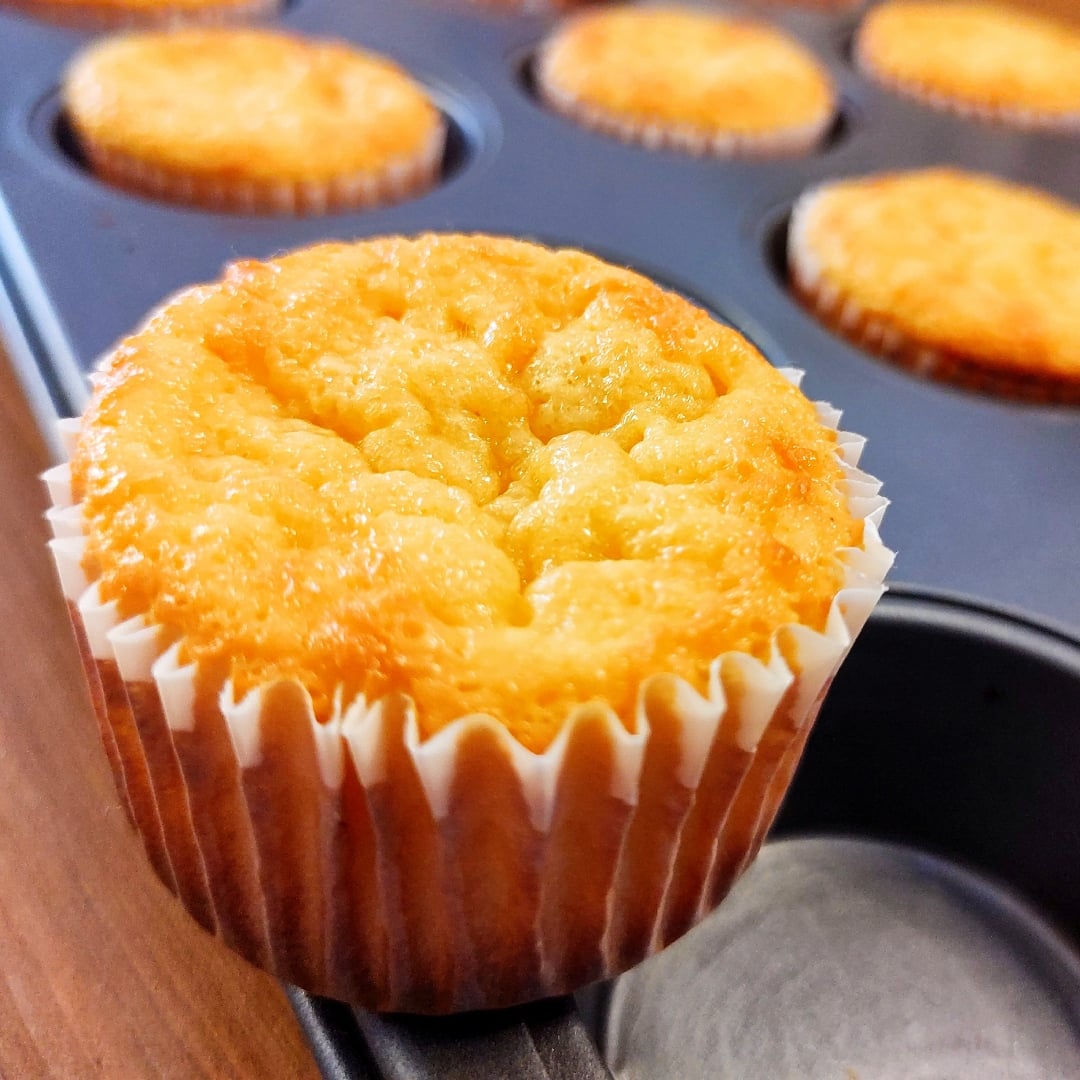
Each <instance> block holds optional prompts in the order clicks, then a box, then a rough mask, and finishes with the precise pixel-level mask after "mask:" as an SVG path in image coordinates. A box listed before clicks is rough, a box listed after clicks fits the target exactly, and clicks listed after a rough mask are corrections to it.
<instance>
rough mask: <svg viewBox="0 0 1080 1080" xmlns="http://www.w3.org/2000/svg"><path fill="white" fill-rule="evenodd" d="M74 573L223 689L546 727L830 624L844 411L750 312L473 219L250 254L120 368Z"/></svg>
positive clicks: (108, 399) (629, 716)
mask: <svg viewBox="0 0 1080 1080" xmlns="http://www.w3.org/2000/svg"><path fill="white" fill-rule="evenodd" d="M72 475H73V490H74V492H75V496H76V498H79V499H82V500H83V514H84V521H85V529H86V532H87V535H88V547H87V556H86V563H85V565H86V568H87V573H88V574H90V576H91V577H92V578H93V579H95V580H98V581H99V587H100V590H101V593H102V595H103V597H104V598H105V599H106V600H109V599H115V600H117V601H118V602H119V605H120V613H121V614H122V615H124V616H131V615H133V614H143V613H145V614H147V615H148V617H149V618H150V619H151V620H152V621H155V622H157V623H159V624H161V625H163V626H164V627H166V628H167V630H168V632H169V634H170V635H172V636H175V637H178V638H182V639H183V648H182V653H183V659H184V660H193V661H198V662H199V664H200V665H201V670H202V671H203V672H204V673H205V675H204V677H207V678H212V679H214V680H216V683H223V682H224V679H225V678H226V677H228V676H231V678H232V679H233V683H234V687H235V691H236V693H237V696H238V697H239V695H241V694H243V693H244V692H246V691H247V690H249V689H251V688H252V687H254V686H257V685H259V684H265V683H267V682H270V681H273V680H276V679H279V678H296V679H298V680H300V681H301V682H302V683H303V684H304V685H306V686H307V687H308V688H309V690H310V691H311V694H312V698H313V701H314V705H315V710H316V714H317V715H318V716H320V717H322V718H326V717H327V716H329V715H330V714H331V711H332V708H333V696H334V693H335V691H337V690H340V691H341V693H342V695H343V700H344V702H345V703H346V704H347V703H348V702H349V701H350V700H352V698H353V697H354V696H355V695H356V694H359V693H363V694H364V695H365V696H366V698H367V700H368V701H372V700H375V699H377V698H378V697H380V696H381V695H383V694H385V693H388V692H392V691H402V692H405V693H408V694H409V695H411V696H412V698H413V699H414V700H415V702H416V705H417V711H418V719H419V725H420V729H421V733H422V734H423V735H424V736H427V735H430V734H431V733H433V732H434V731H436V730H438V729H439V728H441V727H443V726H445V725H446V724H448V723H450V722H452V721H453V720H455V719H456V718H458V717H461V716H465V715H469V714H473V713H485V714H489V715H491V716H493V717H495V718H496V719H497V720H499V721H501V722H502V723H504V724H505V725H506V726H507V727H508V728H509V730H510V731H511V732H512V734H513V735H514V736H516V737H517V739H518V740H519V741H520V742H521V743H522V744H524V745H525V746H527V747H529V748H530V749H533V750H542V749H543V748H544V747H546V746H547V745H548V744H549V743H550V742H551V740H552V739H553V738H554V736H555V735H556V734H557V732H558V730H559V728H560V726H561V725H562V723H563V721H564V720H565V719H566V717H567V716H568V714H569V713H570V711H571V710H572V709H573V708H574V706H576V705H578V704H582V703H588V702H591V701H597V700H598V701H604V702H607V703H609V704H610V705H611V707H612V708H613V709H614V710H615V712H616V714H617V715H618V716H619V717H620V718H621V719H622V720H623V722H624V723H625V724H626V725H627V726H628V728H633V725H634V713H635V703H636V698H637V693H638V689H639V687H640V685H641V683H642V682H643V680H645V679H646V678H647V677H648V676H650V675H651V674H654V673H663V672H670V673H674V674H676V675H680V676H682V677H684V678H685V679H687V680H688V681H689V682H690V683H691V684H692V685H693V686H695V687H696V688H698V689H699V690H701V691H702V692H704V691H705V690H706V688H707V685H708V671H709V665H710V662H711V661H712V660H713V659H714V658H715V657H717V656H718V655H720V654H721V653H723V652H725V651H727V650H741V651H743V652H747V653H750V654H753V655H754V656H757V657H759V658H762V659H764V658H767V657H768V656H769V654H770V650H771V642H772V638H773V635H774V633H775V632H776V631H777V630H778V629H779V628H780V627H781V626H783V625H786V624H790V623H801V624H803V625H806V626H809V627H811V628H814V629H817V630H821V629H823V627H824V623H825V620H826V617H827V614H828V611H829V607H830V604H831V602H832V600H833V598H834V596H835V594H836V592H837V590H838V589H839V588H841V587H842V584H843V580H844V576H843V571H842V567H841V565H840V563H839V561H838V557H837V555H838V551H839V550H840V549H842V548H844V547H846V546H858V545H859V544H860V543H861V541H862V535H863V532H862V530H863V526H862V522H861V520H859V519H858V518H857V517H855V516H853V514H852V512H851V510H850V509H849V507H848V504H847V501H846V496H845V494H844V490H843V488H842V471H841V468H840V465H839V462H838V458H837V453H836V441H835V433H834V432H833V431H832V430H831V429H829V428H828V427H826V426H824V425H823V424H822V423H821V422H820V421H819V420H818V418H817V414H816V412H815V410H814V408H813V406H812V405H811V403H810V402H808V401H807V400H806V398H804V397H803V396H802V394H801V393H800V392H799V391H798V390H797V389H796V388H795V387H794V386H792V385H791V384H790V383H789V382H788V381H787V380H786V379H785V378H784V377H783V376H782V375H781V374H780V373H779V372H777V371H776V370H775V369H774V368H772V367H771V366H770V365H769V364H768V363H767V362H766V361H765V360H764V359H763V358H762V357H761V355H760V354H759V353H758V352H756V350H755V349H754V348H753V347H752V346H751V345H750V344H748V342H747V341H746V340H745V339H743V338H742V337H741V336H740V335H739V334H737V333H736V332H735V331H733V330H731V329H729V328H727V327H725V326H723V325H721V324H719V323H717V322H715V321H714V320H713V319H712V318H710V317H709V316H708V315H707V314H706V313H705V312H703V311H701V310H700V309H698V308H696V307H694V306H693V305H691V304H689V303H688V302H687V301H685V300H683V299H682V298H681V297H678V296H676V295H674V294H672V293H668V292H666V291H664V290H662V289H660V288H659V287H657V286H656V285H654V284H653V283H651V282H649V281H647V280H646V279H645V278H643V277H640V276H639V275H637V274H634V273H631V272H629V271H627V270H623V269H618V268H615V267H613V266H609V265H607V264H605V263H603V262H600V261H599V260H597V259H596V258H593V257H591V256H589V255H585V254H582V253H580V252H577V251H551V250H548V249H546V248H541V247H538V246H535V245H532V244H527V243H522V242H518V241H513V240H507V239H498V238H489V237H479V236H454V235H440V236H424V237H420V238H418V239H402V238H388V239H379V240H369V241H364V242H360V243H354V244H350V245H339V244H328V245H323V246H318V247H314V248H310V249H307V250H303V251H299V252H297V253H294V254H291V255H288V256H286V257H283V258H281V259H277V260H274V261H272V262H266V263H261V262H241V263H237V264H235V265H233V266H232V267H230V268H229V270H228V272H227V274H226V275H225V277H224V280H222V281H221V282H219V283H217V284H213V285H208V286H203V287H198V288H193V289H190V290H188V291H187V292H185V293H183V294H181V295H180V296H179V297H177V298H176V299H174V300H173V301H172V302H170V303H169V304H168V305H167V306H165V307H164V308H163V309H161V310H160V311H159V312H158V313H157V314H156V315H154V316H153V317H152V318H151V319H150V320H149V321H148V323H147V324H146V325H145V327H144V328H143V329H141V330H140V331H139V332H137V333H136V334H134V335H133V336H132V337H130V338H128V339H127V340H125V341H124V342H123V343H121V344H120V345H119V346H118V347H117V349H116V350H115V352H114V353H113V354H112V355H111V357H110V358H109V359H108V361H107V363H106V365H105V367H104V369H103V373H102V375H101V377H100V379H99V381H98V383H97V385H96V388H95V392H94V396H93V400H92V402H91V405H90V406H89V408H88V411H87V413H86V415H85V417H84V419H83V422H82V425H81V434H80V437H79V439H78V443H77V447H76V451H75V454H74V456H73V459H72Z"/></svg>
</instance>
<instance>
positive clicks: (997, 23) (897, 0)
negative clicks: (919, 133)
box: [855, 0, 1080, 131]
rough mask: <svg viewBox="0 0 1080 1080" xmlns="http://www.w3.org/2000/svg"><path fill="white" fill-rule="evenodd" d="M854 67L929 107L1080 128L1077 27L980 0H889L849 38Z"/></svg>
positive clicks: (1044, 126)
mask: <svg viewBox="0 0 1080 1080" xmlns="http://www.w3.org/2000/svg"><path fill="white" fill-rule="evenodd" d="M855 57H856V61H857V63H858V65H859V67H860V68H861V69H862V70H863V71H864V72H866V74H867V75H869V76H870V77H871V78H872V79H874V80H876V81H877V82H880V83H881V84H882V85H884V86H887V87H888V88H889V89H891V90H895V91H896V92H897V93H900V94H904V95H906V96H908V97H913V98H915V99H916V100H918V101H921V102H923V103H925V104H927V105H931V106H933V107H935V108H939V109H946V110H949V111H951V112H956V113H960V114H962V115H967V116H975V117H979V118H982V119H985V120H993V121H1000V122H1004V123H1008V124H1012V125H1014V126H1017V127H1022V128H1042V129H1049V130H1061V131H1080V30H1078V29H1076V28H1075V27H1071V26H1067V25H1065V24H1064V23H1059V22H1055V21H1054V20H1053V19H1051V18H1049V17H1047V16H1042V15H1038V14H1035V13H1033V12H1025V11H1019V10H1016V9H1015V8H1006V7H1004V6H998V5H995V4H989V3H980V2H977V0H974V2H973V0H886V2H885V3H883V4H881V5H880V6H878V7H875V8H872V9H871V11H870V12H869V14H868V15H867V16H866V19H865V20H864V22H863V24H862V26H861V27H860V28H859V32H858V35H857V37H856V40H855Z"/></svg>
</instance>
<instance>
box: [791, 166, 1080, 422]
mask: <svg viewBox="0 0 1080 1080" xmlns="http://www.w3.org/2000/svg"><path fill="white" fill-rule="evenodd" d="M829 186H830V185H829V184H828V183H825V184H822V185H819V186H818V187H815V188H811V189H809V190H808V191H806V192H804V193H803V194H802V195H801V196H799V199H798V201H797V202H796V203H795V205H794V207H793V208H792V211H791V219H790V222H789V224H788V239H787V264H788V270H789V273H790V275H791V284H792V287H793V289H794V292H795V294H796V295H797V296H798V297H799V298H800V299H801V300H802V301H803V302H804V303H805V304H806V305H807V307H809V308H810V309H811V310H812V311H813V312H814V313H815V314H816V315H817V316H818V318H819V319H820V320H821V321H822V322H823V323H824V324H825V325H826V326H828V327H830V328H831V329H833V330H835V331H836V332H837V333H839V334H842V335H843V336H844V337H846V338H847V339H848V340H849V341H853V342H854V343H855V344H856V345H860V346H862V347H863V348H865V349H867V350H868V351H870V352H872V353H874V354H876V355H878V356H881V357H884V358H885V359H886V360H890V361H892V362H893V363H896V364H899V365H900V366H902V367H904V368H907V369H908V370H909V371H912V372H914V373H915V374H916V375H920V376H923V377H926V378H934V379H938V380H941V381H945V382H950V383H955V384H956V385H958V386H963V387H966V388H967V389H969V390H976V391H979V392H981V393H985V394H996V395H999V396H1001V397H1012V398H1021V399H1024V400H1028V401H1040V402H1057V403H1061V404H1080V380H1078V379H1076V378H1069V377H1068V376H1067V375H1065V374H1064V373H1061V374H1055V373H1051V372H1047V371H1038V370H1032V371H1030V372H1029V371H1024V370H1022V369H1020V368H1008V367H1004V366H1000V365H995V364H994V363H993V362H992V361H990V360H987V359H985V358H983V357H978V356H967V355H962V354H959V353H953V352H949V351H946V350H944V349H939V348H935V347H933V346H931V345H928V344H926V343H924V342H922V341H919V340H917V339H916V338H914V337H912V336H911V335H910V334H908V333H907V332H906V330H905V329H904V328H903V327H901V326H900V324H899V323H897V322H896V321H895V320H893V319H890V318H888V317H887V316H884V315H881V314H879V313H872V312H869V311H867V310H866V309H865V308H863V307H862V306H861V305H860V304H859V303H858V302H857V301H856V300H855V299H854V298H853V297H851V296H849V295H846V294H842V293H841V290H840V288H839V287H838V286H837V285H835V284H834V283H833V282H832V281H830V280H829V278H828V277H827V276H826V274H825V272H824V269H823V267H822V265H821V260H820V259H819V258H818V255H817V252H816V251H815V250H814V245H813V243H812V242H811V240H810V229H811V226H812V221H813V217H814V214H815V211H816V210H817V208H818V206H819V204H820V201H821V199H822V198H823V197H824V196H825V195H826V194H827V192H828V190H829Z"/></svg>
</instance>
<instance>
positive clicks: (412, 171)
mask: <svg viewBox="0 0 1080 1080" xmlns="http://www.w3.org/2000/svg"><path fill="white" fill-rule="evenodd" d="M63 99H64V108H65V110H66V114H67V117H68V119H69V121H70V123H71V126H72V129H73V131H74V134H75V136H76V139H77V141H78V145H79V147H80V149H81V151H82V153H83V154H84V155H85V158H86V160H87V162H88V164H89V166H90V168H91V169H92V170H93V172H94V173H95V174H96V175H97V176H99V177H100V178H101V179H102V180H104V181H105V182H106V183H109V184H114V185H116V186H117V187H121V188H124V189H126V190H128V191H134V192H137V193H139V194H142V195H147V196H151V197H153V198H158V199H164V200H167V201H169V202H175V203H182V204H185V205H189V206H197V207H201V208H205V209H213V210H230V211H237V212H243V213H257V214H321V213H330V212H333V211H341V210H352V209H359V208H363V207H370V206H375V205H379V204H382V203H387V202H393V201H395V200H399V199H403V198H406V197H408V196H410V195H415V194H418V193H419V192H421V191H423V190H425V189H426V188H428V187H430V186H431V185H432V184H434V183H435V181H436V179H437V177H438V174H439V169H440V167H441V164H442V157H443V150H444V144H445V136H446V131H445V123H444V121H443V119H442V116H441V115H440V113H439V111H438V109H437V108H436V107H435V106H434V105H433V104H432V103H431V101H430V100H429V99H428V97H427V95H426V94H425V92H424V90H423V89H422V88H421V87H420V86H418V85H417V84H416V83H415V82H414V81H413V80H412V79H411V78H410V77H409V76H408V75H407V74H406V73H405V72H404V71H402V70H401V69H400V68H399V67H397V66H396V65H395V64H393V63H391V62H390V61H389V60H386V59H384V58H382V57H379V56H376V55H374V54H372V53H367V52H363V51H361V50H359V49H356V48H354V47H352V46H350V45H347V44H345V43H343V42H331V41H313V40H307V39H304V38H300V37H296V36H292V35H289V34H283V33H276V32H272V31H269V30H253V29H245V30H239V29H233V30H222V29H215V30H176V31H172V32H149V33H143V34H131V35H126V36H123V37H116V38H111V39H107V40H103V41H99V42H96V43H95V44H92V45H90V46H89V47H87V48H86V49H85V50H84V51H82V52H81V53H80V54H79V55H78V56H77V57H76V58H75V60H74V61H73V62H72V63H71V65H70V67H69V68H68V71H67V76H66V78H65V80H64V88H63Z"/></svg>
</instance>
